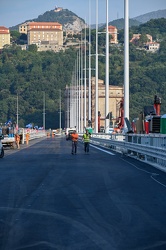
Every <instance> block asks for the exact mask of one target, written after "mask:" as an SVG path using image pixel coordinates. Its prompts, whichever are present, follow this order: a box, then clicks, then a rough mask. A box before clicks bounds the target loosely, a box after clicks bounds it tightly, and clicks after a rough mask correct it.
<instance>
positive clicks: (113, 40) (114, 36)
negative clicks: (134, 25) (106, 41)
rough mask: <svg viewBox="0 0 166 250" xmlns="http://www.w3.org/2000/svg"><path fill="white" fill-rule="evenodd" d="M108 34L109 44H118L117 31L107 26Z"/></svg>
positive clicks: (113, 27)
mask: <svg viewBox="0 0 166 250" xmlns="http://www.w3.org/2000/svg"><path fill="white" fill-rule="evenodd" d="M108 32H109V34H110V35H111V39H110V43H112V44H117V43H118V30H117V28H116V27H115V26H112V25H110V26H108Z"/></svg>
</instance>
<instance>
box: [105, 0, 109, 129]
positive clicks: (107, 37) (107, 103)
mask: <svg viewBox="0 0 166 250" xmlns="http://www.w3.org/2000/svg"><path fill="white" fill-rule="evenodd" d="M108 113H109V33H108V0H106V82H105V133H108V131H109V120H108V119H106V116H107V115H108Z"/></svg>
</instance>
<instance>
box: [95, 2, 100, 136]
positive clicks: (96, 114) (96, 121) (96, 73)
mask: <svg viewBox="0 0 166 250" xmlns="http://www.w3.org/2000/svg"><path fill="white" fill-rule="evenodd" d="M95 75H96V77H95V80H96V83H95V86H96V88H95V93H96V95H95V102H96V104H95V133H98V111H99V108H98V98H99V96H98V95H99V94H98V0H96V72H95Z"/></svg>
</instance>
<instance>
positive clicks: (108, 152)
mask: <svg viewBox="0 0 166 250" xmlns="http://www.w3.org/2000/svg"><path fill="white" fill-rule="evenodd" d="M90 146H91V147H93V148H96V149H98V150H100V151H103V152H105V153H107V154H110V155H115V154H114V153H111V152H110V151H107V150H104V149H102V148H98V147H96V146H94V145H92V144H90Z"/></svg>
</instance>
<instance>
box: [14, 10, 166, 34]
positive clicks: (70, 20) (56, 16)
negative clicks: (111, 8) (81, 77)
mask: <svg viewBox="0 0 166 250" xmlns="http://www.w3.org/2000/svg"><path fill="white" fill-rule="evenodd" d="M158 18H166V9H164V10H158V11H153V12H149V13H147V14H144V15H140V16H137V17H134V18H132V19H130V20H129V26H130V27H131V26H139V25H140V24H142V23H146V22H148V21H149V20H150V19H158ZM32 21H34V22H59V23H61V24H62V26H63V30H64V31H66V30H73V31H74V32H78V31H81V30H82V29H84V28H85V20H83V19H82V18H80V17H78V16H77V15H76V14H75V13H73V12H72V11H70V10H68V9H62V10H61V11H58V12H55V11H54V10H50V11H46V12H45V13H44V14H42V15H39V16H38V17H37V18H35V19H31V20H26V21H23V22H22V23H25V22H32ZM19 25H20V24H18V25H16V26H13V27H10V30H18V27H19ZM109 25H113V26H116V27H117V29H123V28H124V19H123V18H120V19H116V20H113V21H111V22H109ZM105 26H106V24H104V23H102V24H99V28H104V27H105ZM86 27H88V25H86ZM91 28H92V29H95V28H96V26H95V24H94V25H91Z"/></svg>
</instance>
